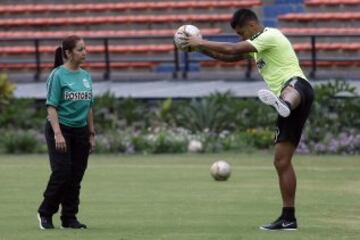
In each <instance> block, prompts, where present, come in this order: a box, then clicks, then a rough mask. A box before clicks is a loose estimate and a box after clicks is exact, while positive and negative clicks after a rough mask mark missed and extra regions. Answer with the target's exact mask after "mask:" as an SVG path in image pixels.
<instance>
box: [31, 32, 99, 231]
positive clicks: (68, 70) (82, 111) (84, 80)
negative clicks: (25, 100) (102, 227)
mask: <svg viewBox="0 0 360 240" xmlns="http://www.w3.org/2000/svg"><path fill="white" fill-rule="evenodd" d="M85 56H86V50H85V43H84V40H83V39H81V38H80V37H78V36H75V35H73V36H69V37H67V38H65V39H64V40H63V41H62V45H61V47H58V48H57V49H56V53H55V63H54V69H53V70H52V72H51V74H50V76H49V79H48V82H47V99H46V106H47V112H48V117H47V122H46V125H45V137H46V141H47V145H48V152H49V159H50V166H51V175H50V179H49V182H48V185H47V187H46V190H45V192H44V200H43V201H42V203H41V205H40V207H39V210H38V220H39V225H40V228H41V229H43V230H45V229H52V228H54V225H53V223H52V215H53V214H55V213H56V212H57V211H58V210H59V206H60V205H61V225H62V227H63V228H76V229H80V228H86V225H85V224H83V223H80V222H79V221H78V219H77V217H76V214H77V213H78V211H79V203H80V200H79V195H80V184H81V181H82V178H83V176H84V173H85V170H86V167H87V161H88V157H89V153H90V152H91V151H93V150H94V148H95V131H94V120H93V108H92V106H93V103H94V99H93V89H92V79H91V75H90V74H89V72H87V71H85V70H84V69H82V68H81V67H80V66H81V64H82V63H83V62H84V61H85ZM64 60H65V62H64Z"/></svg>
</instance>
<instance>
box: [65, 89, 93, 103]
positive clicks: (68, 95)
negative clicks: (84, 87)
mask: <svg viewBox="0 0 360 240" xmlns="http://www.w3.org/2000/svg"><path fill="white" fill-rule="evenodd" d="M64 99H65V100H71V101H78V100H91V99H92V92H88V91H81V92H70V91H65V92H64Z"/></svg>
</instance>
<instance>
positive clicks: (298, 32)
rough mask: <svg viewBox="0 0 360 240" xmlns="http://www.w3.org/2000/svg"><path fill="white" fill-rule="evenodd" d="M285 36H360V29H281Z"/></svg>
mask: <svg viewBox="0 0 360 240" xmlns="http://www.w3.org/2000/svg"><path fill="white" fill-rule="evenodd" d="M281 31H282V32H283V33H284V34H288V35H306V36H307V35H310V34H313V35H321V34H324V35H328V34H334V35H337V34H338V35H354V34H360V28H354V27H348V28H341V27H339V28H281Z"/></svg>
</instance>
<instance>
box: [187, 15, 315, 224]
mask: <svg viewBox="0 0 360 240" xmlns="http://www.w3.org/2000/svg"><path fill="white" fill-rule="evenodd" d="M231 27H232V28H233V29H234V30H235V32H236V33H237V34H238V35H240V36H241V37H242V39H243V40H244V41H240V42H238V43H226V42H214V41H207V40H203V39H200V38H197V37H192V36H185V37H184V38H183V40H184V46H183V47H184V48H187V47H190V48H192V49H196V50H197V51H200V52H202V53H204V54H206V55H208V56H210V57H213V58H215V59H218V60H222V61H238V60H241V59H244V58H249V57H250V58H253V59H254V60H255V61H256V65H257V67H258V70H259V72H260V74H261V76H262V77H263V79H264V80H265V82H266V84H267V85H268V87H269V89H270V90H267V89H262V90H259V91H258V96H259V98H260V100H261V101H262V102H263V103H265V104H267V105H271V106H273V107H274V108H275V109H276V111H277V112H278V120H277V124H276V125H277V129H276V138H275V157H274V165H275V168H276V171H277V174H278V177H279V187H280V190H281V196H282V201H283V202H282V204H283V208H282V213H281V215H280V217H279V218H277V219H276V220H275V221H274V222H272V223H270V224H267V225H263V226H261V227H260V229H262V230H296V229H297V228H298V225H297V221H296V217H295V191H296V175H295V171H294V168H293V166H292V163H291V160H292V157H293V155H294V153H295V150H296V147H297V145H298V144H299V141H300V138H301V133H302V130H303V127H304V124H305V122H306V119H307V118H308V116H309V113H310V108H311V105H312V102H313V99H314V92H313V89H312V87H311V85H310V83H309V82H308V80H307V79H306V77H305V75H304V73H303V72H302V70H301V68H300V66H299V61H298V59H297V57H296V54H295V52H294V50H293V48H292V46H291V43H290V42H289V40H288V39H287V38H286V37H285V36H284V35H283V34H282V33H281V32H280V31H279V30H278V29H275V28H267V27H266V28H265V27H263V26H262V25H261V24H260V22H259V20H258V18H257V16H256V14H255V13H254V12H253V11H251V10H249V9H239V10H237V11H236V12H235V13H234V15H233V18H232V20H231Z"/></svg>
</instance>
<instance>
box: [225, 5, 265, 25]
mask: <svg viewBox="0 0 360 240" xmlns="http://www.w3.org/2000/svg"><path fill="white" fill-rule="evenodd" d="M249 21H256V22H258V21H259V20H258V18H257V16H256V14H255V13H254V12H253V11H252V10H250V9H246V8H242V9H239V10H237V11H236V12H235V13H234V15H233V17H232V19H231V22H230V24H231V27H232V28H233V29H235V27H236V26H240V27H242V26H244V25H245V24H247V23H248V22H249Z"/></svg>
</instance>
